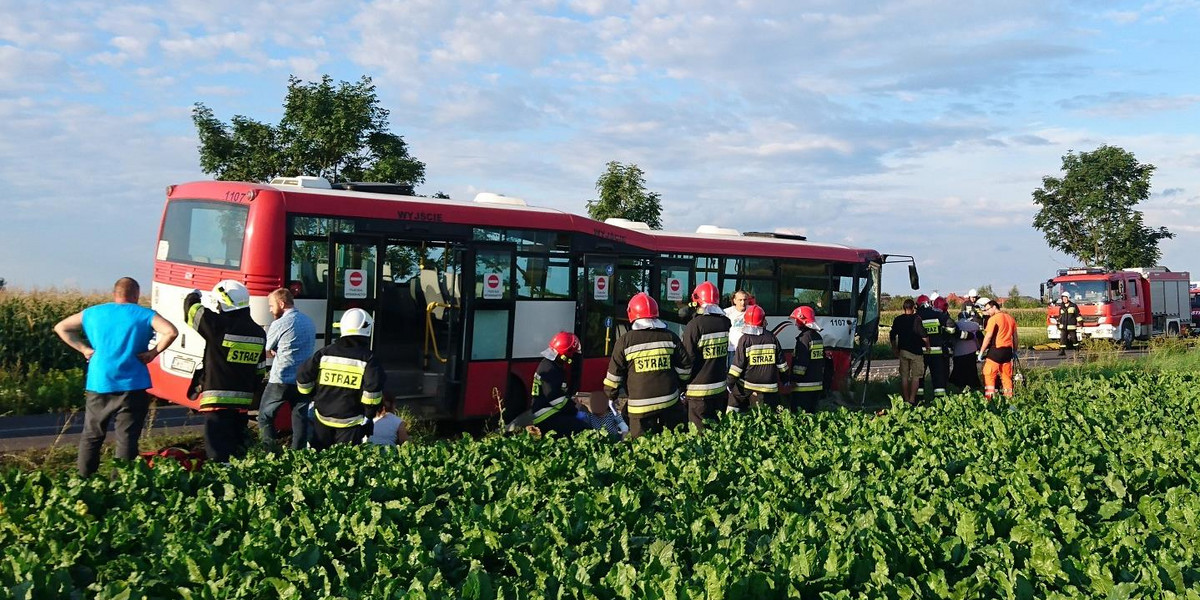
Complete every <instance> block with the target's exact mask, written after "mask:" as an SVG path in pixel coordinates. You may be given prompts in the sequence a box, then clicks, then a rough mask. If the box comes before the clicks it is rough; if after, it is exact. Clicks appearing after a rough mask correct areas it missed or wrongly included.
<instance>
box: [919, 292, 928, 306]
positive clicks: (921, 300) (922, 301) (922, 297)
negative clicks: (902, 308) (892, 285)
mask: <svg viewBox="0 0 1200 600" xmlns="http://www.w3.org/2000/svg"><path fill="white" fill-rule="evenodd" d="M927 304H929V296H926V295H925V294H921V295H920V296H917V306H925V305H927Z"/></svg>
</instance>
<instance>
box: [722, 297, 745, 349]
mask: <svg viewBox="0 0 1200 600" xmlns="http://www.w3.org/2000/svg"><path fill="white" fill-rule="evenodd" d="M749 301H750V294H747V293H746V292H745V291H743V290H738V291H736V292H734V293H733V306H730V307H729V308H726V309H725V316H726V317H729V322H730V323H732V324H733V325H732V326H731V327H730V328H729V356H733V351H734V350H737V343H738V340H740V339H742V328H743V327H745V326H746V306H748V304H747V303H748V302H749Z"/></svg>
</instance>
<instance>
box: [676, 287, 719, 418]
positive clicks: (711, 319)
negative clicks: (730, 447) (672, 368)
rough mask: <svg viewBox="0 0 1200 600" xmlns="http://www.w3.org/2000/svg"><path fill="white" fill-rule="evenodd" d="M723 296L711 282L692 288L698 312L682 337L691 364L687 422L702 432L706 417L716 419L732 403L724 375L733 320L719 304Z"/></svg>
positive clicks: (685, 356)
mask: <svg viewBox="0 0 1200 600" xmlns="http://www.w3.org/2000/svg"><path fill="white" fill-rule="evenodd" d="M720 297H721V294H720V293H719V292H717V286H715V285H713V283H712V282H711V281H702V282H700V285H697V286H696V289H695V290H693V291H692V304H694V305H695V306H696V311H697V315H696V316H695V318H693V319H692V320H691V321H688V324H687V326H686V327H684V328H683V335H682V336H680V338H681V341H682V343H683V345H682V346H681V348H680V349H681V350H682V351H683V355H684V359H685V361H686V362H687V363H689V364H691V365H692V371H691V374H690V376H689V378H688V379H687V385H686V389H685V390H684V392H683V403H684V405H685V406H686V407H687V413H688V421H689V422H691V423H692V424H693V425H695V426H696V429H697V430H699V431H703V430H704V421H705V420H713V419H716V418H717V415H718V414H720V413H721V412H722V411H724V410H725V407H726V406H727V405H728V403H729V393H728V392H727V391H726V389H725V374H726V372H727V371H728V367H729V362H728V360H727V359H726V356H727V355H728V354H729V328H730V326H731V323H730V321H729V317H727V316H725V311H723V310H721V308H720V306H719V305H718V304H717V303H718V301H719V299H720Z"/></svg>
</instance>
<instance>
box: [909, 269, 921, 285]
mask: <svg viewBox="0 0 1200 600" xmlns="http://www.w3.org/2000/svg"><path fill="white" fill-rule="evenodd" d="M908 285H910V286H912V289H914V290H919V289H921V276H920V275H917V265H908Z"/></svg>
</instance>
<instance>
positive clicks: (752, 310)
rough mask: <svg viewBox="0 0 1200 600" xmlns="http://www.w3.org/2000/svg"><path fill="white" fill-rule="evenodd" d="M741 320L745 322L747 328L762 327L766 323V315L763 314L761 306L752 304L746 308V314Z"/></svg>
mask: <svg viewBox="0 0 1200 600" xmlns="http://www.w3.org/2000/svg"><path fill="white" fill-rule="evenodd" d="M743 318H744V319H745V320H746V326H747V327H762V326H763V324H764V323H766V322H767V313H764V312H763V309H762V307H761V306H759V305H757V304H752V305H750V306H747V307H746V314H745V315H744V316H743Z"/></svg>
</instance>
